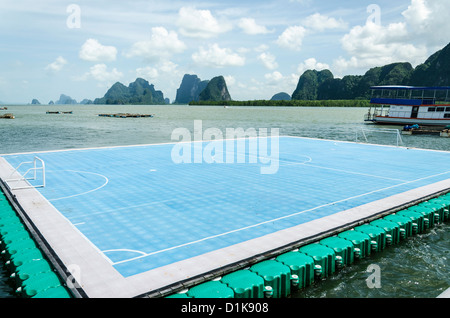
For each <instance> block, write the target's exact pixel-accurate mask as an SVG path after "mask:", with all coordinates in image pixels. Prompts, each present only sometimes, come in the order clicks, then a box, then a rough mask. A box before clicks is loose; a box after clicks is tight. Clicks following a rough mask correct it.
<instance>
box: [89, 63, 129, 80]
mask: <svg viewBox="0 0 450 318" xmlns="http://www.w3.org/2000/svg"><path fill="white" fill-rule="evenodd" d="M122 76H123V74H122V73H121V72H119V71H118V70H117V69H116V68H113V69H112V71H110V72H108V67H107V66H106V65H105V64H96V65H94V66H92V67H91V68H90V70H89V72H87V73H86V74H84V76H82V78H81V79H82V80H87V79H89V78H93V79H95V80H96V81H99V82H117V81H118V80H119V79H120V78H121V77H122Z"/></svg>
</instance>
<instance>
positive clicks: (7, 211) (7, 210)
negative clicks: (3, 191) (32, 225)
mask: <svg viewBox="0 0 450 318" xmlns="http://www.w3.org/2000/svg"><path fill="white" fill-rule="evenodd" d="M10 216H17V214H16V212H15V211H14V210H13V209H12V208H11V207H10V206H9V205H8V206H3V207H2V206H0V220H1V219H3V218H7V217H10Z"/></svg>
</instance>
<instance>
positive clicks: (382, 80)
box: [292, 44, 450, 100]
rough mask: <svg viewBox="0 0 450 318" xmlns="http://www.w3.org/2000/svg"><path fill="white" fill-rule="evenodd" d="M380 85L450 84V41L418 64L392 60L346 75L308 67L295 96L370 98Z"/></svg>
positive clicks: (341, 98) (298, 97)
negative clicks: (422, 62)
mask: <svg viewBox="0 0 450 318" xmlns="http://www.w3.org/2000/svg"><path fill="white" fill-rule="evenodd" d="M380 85H409V86H450V44H449V45H447V46H446V47H445V48H444V49H442V50H440V51H438V52H436V53H435V54H433V55H432V56H431V57H430V58H428V60H427V61H426V62H425V63H424V64H421V65H419V66H417V67H416V68H413V66H412V65H411V64H410V63H392V64H389V65H385V66H381V67H374V68H372V69H370V70H368V71H367V72H366V73H365V74H364V75H347V76H345V77H343V78H342V79H339V78H334V75H333V74H332V73H331V72H330V71H329V70H324V71H316V70H308V71H306V72H305V73H303V74H302V76H301V77H300V79H299V82H298V85H297V88H296V90H295V91H294V93H293V94H292V99H293V100H344V99H368V98H370V87H371V86H380Z"/></svg>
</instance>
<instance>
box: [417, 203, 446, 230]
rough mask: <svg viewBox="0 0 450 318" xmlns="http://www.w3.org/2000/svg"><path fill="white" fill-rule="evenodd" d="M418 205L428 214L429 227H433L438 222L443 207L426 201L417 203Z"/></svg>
mask: <svg viewBox="0 0 450 318" xmlns="http://www.w3.org/2000/svg"><path fill="white" fill-rule="evenodd" d="M418 207H420V208H424V209H425V210H426V211H428V213H429V214H430V216H429V222H430V227H433V226H435V225H437V224H438V223H439V219H440V215H441V213H442V214H443V209H442V207H441V206H440V205H437V204H434V203H430V202H428V201H427V202H423V203H421V204H419V205H418Z"/></svg>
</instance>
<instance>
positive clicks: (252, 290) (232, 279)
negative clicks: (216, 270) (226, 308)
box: [221, 270, 264, 298]
mask: <svg viewBox="0 0 450 318" xmlns="http://www.w3.org/2000/svg"><path fill="white" fill-rule="evenodd" d="M221 282H222V283H224V284H226V285H227V286H228V287H230V288H231V289H232V290H233V291H234V298H264V279H263V278H262V277H261V276H259V275H257V274H256V273H254V272H252V271H250V270H240V271H237V272H234V273H231V274H229V275H226V276H224V277H223V278H222V279H221Z"/></svg>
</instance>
